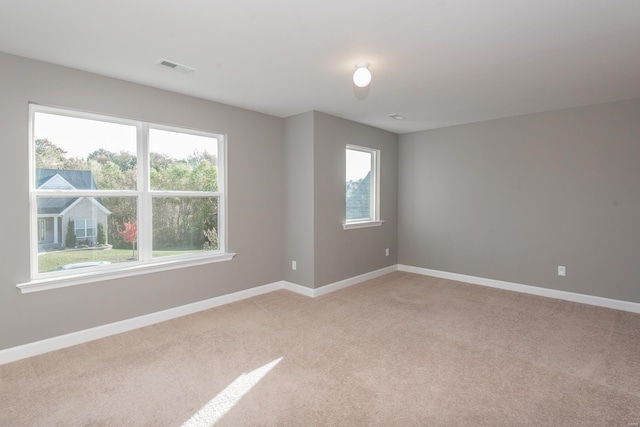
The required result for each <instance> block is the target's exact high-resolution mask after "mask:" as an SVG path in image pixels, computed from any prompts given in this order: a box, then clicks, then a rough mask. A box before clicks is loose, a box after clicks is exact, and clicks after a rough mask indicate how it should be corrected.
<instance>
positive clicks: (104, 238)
mask: <svg viewBox="0 0 640 427" xmlns="http://www.w3.org/2000/svg"><path fill="white" fill-rule="evenodd" d="M97 238H98V244H99V245H104V244H106V243H107V235H106V234H105V232H104V224H103V223H101V222H99V223H98V236H97Z"/></svg>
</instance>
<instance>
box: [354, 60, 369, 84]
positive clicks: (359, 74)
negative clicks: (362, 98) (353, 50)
mask: <svg viewBox="0 0 640 427" xmlns="http://www.w3.org/2000/svg"><path fill="white" fill-rule="evenodd" d="M369 83H371V71H369V63H368V62H358V63H357V64H356V71H355V73H353V84H355V85H356V86H358V87H367V86H369Z"/></svg>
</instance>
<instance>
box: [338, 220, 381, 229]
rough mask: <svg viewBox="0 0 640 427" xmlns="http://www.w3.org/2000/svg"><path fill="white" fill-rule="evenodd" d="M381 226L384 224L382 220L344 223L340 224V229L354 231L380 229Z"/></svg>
mask: <svg viewBox="0 0 640 427" xmlns="http://www.w3.org/2000/svg"><path fill="white" fill-rule="evenodd" d="M382 224H384V220H379V221H359V222H346V223H344V224H342V228H344V229H345V230H351V229H354V228H366V227H380V226H381V225H382Z"/></svg>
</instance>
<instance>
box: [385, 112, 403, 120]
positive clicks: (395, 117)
mask: <svg viewBox="0 0 640 427" xmlns="http://www.w3.org/2000/svg"><path fill="white" fill-rule="evenodd" d="M387 117H389V118H390V119H394V120H404V116H401V115H400V114H396V113H391V114H387Z"/></svg>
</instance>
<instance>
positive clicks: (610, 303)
mask: <svg viewBox="0 0 640 427" xmlns="http://www.w3.org/2000/svg"><path fill="white" fill-rule="evenodd" d="M398 270H399V271H406V272H408V273H415V274H421V275H424V276H433V277H439V278H442V279H449V280H456V281H458V282H466V283H471V284H474V285H481V286H488V287H491V288H498V289H505V290H508V291H515V292H522V293H525V294H532V295H538V296H543V297H549V298H556V299H561V300H565V301H572V302H579V303H582V304H588V305H596V306H599V307H606V308H613V309H616V310H623V311H630V312H632V313H640V303H636V302H630V301H621V300H615V299H609V298H603V297H597V296H593V295H585V294H578V293H574V292H567V291H559V290H556V289H549V288H541V287H538V286H530V285H522V284H520V283H512V282H504V281H502V280H494V279H485V278H483V277H476V276H467V275H465V274H458V273H449V272H446V271H440V270H431V269H428V268H421V267H413V266H410V265H402V264H398Z"/></svg>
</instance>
